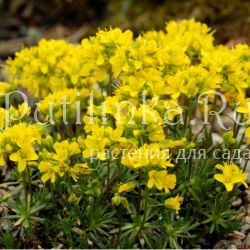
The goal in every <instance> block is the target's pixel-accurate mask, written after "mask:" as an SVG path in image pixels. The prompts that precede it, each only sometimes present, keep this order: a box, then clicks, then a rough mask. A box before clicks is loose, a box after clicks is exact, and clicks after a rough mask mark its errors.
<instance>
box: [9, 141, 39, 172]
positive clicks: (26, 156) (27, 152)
mask: <svg viewBox="0 0 250 250" xmlns="http://www.w3.org/2000/svg"><path fill="white" fill-rule="evenodd" d="M37 159H38V156H37V154H36V152H35V151H34V149H33V147H32V146H30V145H27V146H25V145H23V146H22V148H21V149H19V150H18V151H17V152H15V153H12V154H11V155H10V160H11V161H14V162H17V164H18V165H17V169H18V171H19V172H20V173H21V172H23V171H24V170H25V168H26V165H27V162H28V161H35V160H37Z"/></svg>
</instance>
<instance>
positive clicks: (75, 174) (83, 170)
mask: <svg viewBox="0 0 250 250" xmlns="http://www.w3.org/2000/svg"><path fill="white" fill-rule="evenodd" d="M90 172H91V169H90V168H89V167H88V165H87V163H78V164H76V165H75V166H74V167H71V168H70V169H69V174H70V175H71V177H72V179H73V180H74V181H75V182H76V181H77V180H78V179H79V177H80V176H84V175H88V174H89V173H90Z"/></svg>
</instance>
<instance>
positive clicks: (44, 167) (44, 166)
mask: <svg viewBox="0 0 250 250" xmlns="http://www.w3.org/2000/svg"><path fill="white" fill-rule="evenodd" d="M38 169H39V170H40V171H41V172H42V173H43V176H42V178H41V179H42V182H44V183H45V182H46V181H48V180H50V181H51V183H54V182H55V181H56V175H57V174H58V173H59V167H58V166H54V165H52V164H51V163H50V162H45V161H42V162H41V163H40V164H39V166H38Z"/></svg>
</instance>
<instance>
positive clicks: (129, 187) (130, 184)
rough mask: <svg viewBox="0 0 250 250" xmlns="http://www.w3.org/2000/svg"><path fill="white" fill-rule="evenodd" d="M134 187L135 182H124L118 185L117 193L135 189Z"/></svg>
mask: <svg viewBox="0 0 250 250" xmlns="http://www.w3.org/2000/svg"><path fill="white" fill-rule="evenodd" d="M135 187H136V184H135V183H134V182H132V181H130V182H127V183H124V184H122V185H120V186H119V188H118V193H122V192H131V191H133V190H134V189H135Z"/></svg>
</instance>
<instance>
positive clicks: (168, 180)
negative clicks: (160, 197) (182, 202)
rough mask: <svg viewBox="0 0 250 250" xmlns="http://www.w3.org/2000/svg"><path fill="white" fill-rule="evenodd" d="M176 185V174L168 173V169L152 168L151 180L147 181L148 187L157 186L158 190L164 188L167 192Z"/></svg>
mask: <svg viewBox="0 0 250 250" xmlns="http://www.w3.org/2000/svg"><path fill="white" fill-rule="evenodd" d="M175 185H176V176H175V175H173V174H168V173H167V171H164V170H163V171H155V170H151V171H150V172H149V180H148V183H147V187H148V188H152V187H153V186H156V188H157V189H158V190H162V189H163V188H164V190H165V193H168V192H169V189H174V188H175Z"/></svg>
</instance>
